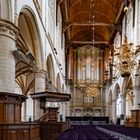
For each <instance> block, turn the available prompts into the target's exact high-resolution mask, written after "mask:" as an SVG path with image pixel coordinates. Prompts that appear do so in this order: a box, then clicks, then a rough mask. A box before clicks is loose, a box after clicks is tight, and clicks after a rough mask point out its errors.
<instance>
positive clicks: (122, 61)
mask: <svg viewBox="0 0 140 140" xmlns="http://www.w3.org/2000/svg"><path fill="white" fill-rule="evenodd" d="M138 50H139V48H138V49H136V50H134V47H133V44H132V43H130V44H129V43H128V41H127V37H126V36H125V38H124V44H123V45H122V46H121V47H120V48H115V50H114V57H116V61H115V60H114V62H113V63H112V66H114V71H115V72H114V75H117V74H118V73H119V74H120V75H121V76H122V77H123V78H127V77H129V76H130V75H131V74H132V71H133V70H135V69H136V67H137V62H136V57H137V53H138Z"/></svg>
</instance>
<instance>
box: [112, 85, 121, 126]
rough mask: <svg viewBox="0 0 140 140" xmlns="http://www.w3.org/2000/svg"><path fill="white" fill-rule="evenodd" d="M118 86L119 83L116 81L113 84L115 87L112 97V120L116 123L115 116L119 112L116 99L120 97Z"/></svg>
mask: <svg viewBox="0 0 140 140" xmlns="http://www.w3.org/2000/svg"><path fill="white" fill-rule="evenodd" d="M119 95H120V86H119V84H118V83H117V84H116V85H115V89H114V97H113V100H112V114H113V117H112V118H113V122H114V123H115V124H116V123H117V117H119V116H117V115H118V114H119V111H118V110H120V106H119V105H118V104H117V103H118V100H119V99H120V96H119Z"/></svg>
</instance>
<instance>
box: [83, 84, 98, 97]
mask: <svg viewBox="0 0 140 140" xmlns="http://www.w3.org/2000/svg"><path fill="white" fill-rule="evenodd" d="M99 94H100V92H99V88H98V87H97V86H95V85H90V86H88V87H87V88H86V96H87V97H91V98H94V97H97V96H99Z"/></svg>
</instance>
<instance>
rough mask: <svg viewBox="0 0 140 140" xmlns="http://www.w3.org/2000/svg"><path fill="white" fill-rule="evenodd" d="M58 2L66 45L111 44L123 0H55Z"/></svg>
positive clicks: (120, 16) (123, 3)
mask: <svg viewBox="0 0 140 140" xmlns="http://www.w3.org/2000/svg"><path fill="white" fill-rule="evenodd" d="M128 2H131V3H133V0H128ZM58 4H61V9H62V15H63V32H65V33H66V36H67V43H68V47H71V46H72V47H79V46H83V45H89V44H93V40H94V45H95V46H101V45H103V46H110V45H111V43H112V40H113V38H114V36H115V33H116V32H117V31H118V30H120V29H121V27H120V25H121V20H122V18H123V15H124V11H123V8H124V6H125V0H58ZM93 28H94V29H93Z"/></svg>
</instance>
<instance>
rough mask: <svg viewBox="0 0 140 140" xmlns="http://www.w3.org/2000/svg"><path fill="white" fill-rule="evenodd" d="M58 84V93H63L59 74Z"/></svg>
mask: <svg viewBox="0 0 140 140" xmlns="http://www.w3.org/2000/svg"><path fill="white" fill-rule="evenodd" d="M56 83H57V89H58V92H61V81H60V75H59V73H58V74H57V79H56Z"/></svg>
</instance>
